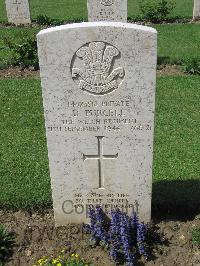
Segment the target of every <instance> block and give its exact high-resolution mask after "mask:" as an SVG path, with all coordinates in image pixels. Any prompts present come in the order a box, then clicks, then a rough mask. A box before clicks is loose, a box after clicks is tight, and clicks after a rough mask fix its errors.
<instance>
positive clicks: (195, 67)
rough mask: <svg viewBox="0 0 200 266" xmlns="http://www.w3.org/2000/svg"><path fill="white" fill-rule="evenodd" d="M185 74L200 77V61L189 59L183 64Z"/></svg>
mask: <svg viewBox="0 0 200 266" xmlns="http://www.w3.org/2000/svg"><path fill="white" fill-rule="evenodd" d="M183 70H184V72H186V73H188V74H191V75H200V59H199V58H189V59H187V60H185V61H184V62H183Z"/></svg>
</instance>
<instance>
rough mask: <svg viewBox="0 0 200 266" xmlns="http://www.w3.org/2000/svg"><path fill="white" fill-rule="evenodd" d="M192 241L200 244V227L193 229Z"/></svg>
mask: <svg viewBox="0 0 200 266" xmlns="http://www.w3.org/2000/svg"><path fill="white" fill-rule="evenodd" d="M192 242H193V244H195V245H198V246H200V227H199V228H197V229H193V230H192Z"/></svg>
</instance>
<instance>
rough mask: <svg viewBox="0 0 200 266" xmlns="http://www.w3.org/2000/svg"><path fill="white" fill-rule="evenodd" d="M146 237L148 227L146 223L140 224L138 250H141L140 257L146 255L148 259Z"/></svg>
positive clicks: (138, 228)
mask: <svg viewBox="0 0 200 266" xmlns="http://www.w3.org/2000/svg"><path fill="white" fill-rule="evenodd" d="M146 235H147V226H146V225H145V224H144V223H138V227H137V244H138V250H139V253H140V255H144V256H145V257H148V254H147V252H146V248H145V241H146Z"/></svg>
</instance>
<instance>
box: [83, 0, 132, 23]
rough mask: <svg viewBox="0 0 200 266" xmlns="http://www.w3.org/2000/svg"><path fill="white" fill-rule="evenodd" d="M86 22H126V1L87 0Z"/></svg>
mask: <svg viewBox="0 0 200 266" xmlns="http://www.w3.org/2000/svg"><path fill="white" fill-rule="evenodd" d="M87 5H88V21H91V22H92V21H120V22H127V0H88V2H87Z"/></svg>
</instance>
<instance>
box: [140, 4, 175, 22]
mask: <svg viewBox="0 0 200 266" xmlns="http://www.w3.org/2000/svg"><path fill="white" fill-rule="evenodd" d="M140 8H141V11H142V13H143V15H144V18H145V19H147V20H150V21H151V22H153V23H159V22H162V21H165V20H166V19H167V16H168V15H169V14H170V12H171V11H172V10H173V9H174V8H175V2H174V0H141V1H140Z"/></svg>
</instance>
